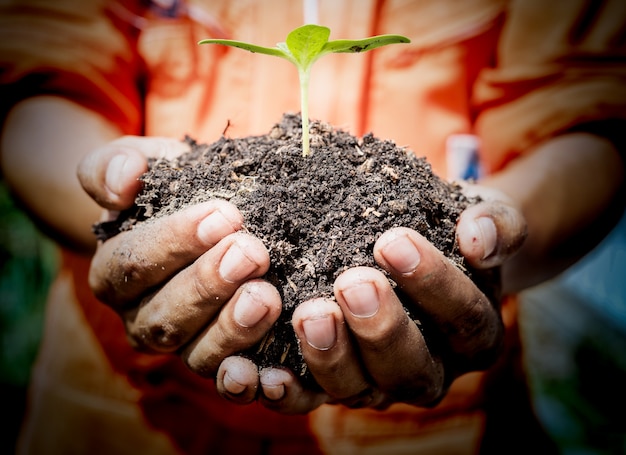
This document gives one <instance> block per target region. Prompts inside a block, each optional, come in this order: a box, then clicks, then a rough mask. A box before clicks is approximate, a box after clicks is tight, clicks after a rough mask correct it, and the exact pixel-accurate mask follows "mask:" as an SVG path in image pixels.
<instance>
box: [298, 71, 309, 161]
mask: <svg viewBox="0 0 626 455" xmlns="http://www.w3.org/2000/svg"><path fill="white" fill-rule="evenodd" d="M310 73H311V68H307V69H299V70H298V75H299V77H300V116H301V117H302V156H309V154H310V150H309V75H310Z"/></svg>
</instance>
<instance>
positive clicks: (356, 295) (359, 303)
mask: <svg viewBox="0 0 626 455" xmlns="http://www.w3.org/2000/svg"><path fill="white" fill-rule="evenodd" d="M341 295H342V297H343V299H344V301H345V302H346V305H347V306H348V309H349V310H350V313H352V314H353V315H354V316H356V317H358V318H369V317H372V316H374V315H375V314H376V313H377V312H378V308H379V300H378V292H377V291H376V286H374V284H373V283H370V282H365V283H359V284H357V285H354V286H350V287H348V288H347V289H344V290H342V291H341Z"/></svg>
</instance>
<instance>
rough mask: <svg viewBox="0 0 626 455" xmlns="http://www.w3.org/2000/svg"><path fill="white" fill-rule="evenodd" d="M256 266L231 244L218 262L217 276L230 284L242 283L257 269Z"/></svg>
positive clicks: (235, 245)
mask: <svg viewBox="0 0 626 455" xmlns="http://www.w3.org/2000/svg"><path fill="white" fill-rule="evenodd" d="M258 267H259V266H258V264H257V263H256V262H254V261H252V260H251V259H250V258H249V257H248V256H246V254H245V253H244V252H243V250H242V249H241V248H240V247H239V245H237V244H236V243H233V244H232V245H231V246H230V248H229V249H228V251H226V254H224V257H222V261H221V262H220V267H219V274H220V276H221V277H222V278H223V279H224V280H225V281H228V282H230V283H236V282H238V281H243V280H244V279H246V278H247V277H249V276H250V275H251V274H252V273H253V272H254V271H255V270H257V269H258Z"/></svg>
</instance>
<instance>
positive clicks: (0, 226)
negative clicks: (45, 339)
mask: <svg viewBox="0 0 626 455" xmlns="http://www.w3.org/2000/svg"><path fill="white" fill-rule="evenodd" d="M57 264H58V253H57V250H56V247H55V245H54V243H53V242H52V241H51V240H50V239H48V238H46V237H44V236H43V235H42V234H41V233H40V232H39V231H38V230H37V228H36V227H35V226H34V224H33V223H32V222H31V220H30V219H29V218H28V217H27V216H26V215H25V214H24V213H23V212H22V211H21V210H20V209H19V207H17V205H16V203H15V201H14V200H13V199H12V197H11V195H10V193H9V191H8V189H7V187H6V185H5V183H4V182H2V181H0V385H1V387H0V390H1V392H0V393H1V394H2V395H1V398H0V400H2V401H1V402H2V422H3V424H2V427H0V428H2V430H1V431H0V433H1V434H0V438H1V440H0V453H13V449H14V444H15V436H16V434H17V431H18V429H19V426H20V423H21V420H22V416H23V412H24V404H25V399H26V387H27V384H28V379H29V375H30V370H31V365H32V362H33V360H34V359H35V356H36V354H37V348H38V345H39V341H40V338H41V330H42V326H43V309H44V305H45V297H46V293H47V290H48V286H49V285H50V283H51V281H52V278H53V276H54V274H55V272H56V270H57Z"/></svg>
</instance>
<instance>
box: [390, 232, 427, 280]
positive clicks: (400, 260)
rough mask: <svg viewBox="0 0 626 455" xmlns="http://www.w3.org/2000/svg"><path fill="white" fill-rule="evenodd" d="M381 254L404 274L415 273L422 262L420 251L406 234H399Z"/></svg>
mask: <svg viewBox="0 0 626 455" xmlns="http://www.w3.org/2000/svg"><path fill="white" fill-rule="evenodd" d="M381 254H382V255H383V256H384V258H385V260H386V261H387V263H388V264H389V265H390V266H391V267H393V268H394V269H395V270H396V271H397V272H399V273H401V274H403V275H408V274H411V273H413V272H414V271H415V269H416V268H417V266H418V265H419V263H420V253H419V251H418V250H417V247H416V246H415V244H414V243H413V242H412V241H411V239H410V238H408V237H407V236H406V235H399V236H397V237H396V238H395V239H393V240H391V241H390V242H389V243H387V245H385V246H384V247H383V248H382V250H381Z"/></svg>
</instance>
